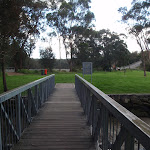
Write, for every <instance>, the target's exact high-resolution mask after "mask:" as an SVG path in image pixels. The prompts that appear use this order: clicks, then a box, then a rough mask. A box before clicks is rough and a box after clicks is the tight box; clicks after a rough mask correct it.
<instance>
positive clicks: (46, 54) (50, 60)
mask: <svg viewBox="0 0 150 150" xmlns="http://www.w3.org/2000/svg"><path fill="white" fill-rule="evenodd" d="M40 57H41V59H40V61H41V65H42V66H43V67H44V68H49V70H50V71H52V69H53V67H54V62H55V57H54V54H53V53H52V49H51V47H48V48H46V49H45V50H40Z"/></svg>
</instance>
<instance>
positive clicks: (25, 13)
mask: <svg viewBox="0 0 150 150" xmlns="http://www.w3.org/2000/svg"><path fill="white" fill-rule="evenodd" d="M45 7H46V3H45V2H42V1H35V0H30V1H28V0H0V61H1V66H2V67H1V68H2V74H3V85H4V91H7V85H6V78H5V63H6V62H7V58H9V59H10V58H12V56H14V55H15V54H16V53H17V49H18V50H21V51H25V52H26V49H25V45H26V46H27V45H29V44H30V43H29V42H28V39H29V37H31V36H32V37H33V36H35V35H39V29H40V21H39V20H40V18H42V17H43V14H42V10H44V9H45ZM13 43H16V44H18V47H17V48H16V49H15V48H12V45H13ZM16 56H17V57H18V55H16ZM20 58H21V57H20Z"/></svg>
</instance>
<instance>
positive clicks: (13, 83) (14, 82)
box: [0, 74, 44, 93]
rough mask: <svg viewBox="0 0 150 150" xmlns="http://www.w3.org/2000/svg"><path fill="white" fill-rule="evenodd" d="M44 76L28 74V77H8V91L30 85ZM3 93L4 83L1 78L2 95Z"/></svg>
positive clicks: (0, 90) (0, 91) (0, 89)
mask: <svg viewBox="0 0 150 150" xmlns="http://www.w3.org/2000/svg"><path fill="white" fill-rule="evenodd" d="M42 77H44V76H41V75H36V74H26V75H19V76H7V75H6V80H7V87H8V90H12V89H14V88H16V87H19V86H22V85H25V84H27V83H30V82H32V81H35V80H38V79H40V78H42ZM2 92H3V82H2V76H0V93H2Z"/></svg>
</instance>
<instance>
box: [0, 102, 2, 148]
mask: <svg viewBox="0 0 150 150" xmlns="http://www.w3.org/2000/svg"><path fill="white" fill-rule="evenodd" d="M1 121H2V111H1V104H0V150H2V127H1V123H2V122H1Z"/></svg>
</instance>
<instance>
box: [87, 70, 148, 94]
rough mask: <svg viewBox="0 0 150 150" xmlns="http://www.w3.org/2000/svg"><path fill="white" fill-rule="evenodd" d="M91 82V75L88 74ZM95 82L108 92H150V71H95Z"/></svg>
mask: <svg viewBox="0 0 150 150" xmlns="http://www.w3.org/2000/svg"><path fill="white" fill-rule="evenodd" d="M85 79H87V80H88V81H89V82H90V79H91V77H90V76H86V77H85ZM92 79H93V84H94V85H95V86H96V87H97V88H99V89H100V90H101V91H103V92H105V93H107V94H119V93H150V73H149V72H147V77H144V75H143V71H127V72H126V73H125V74H124V72H120V71H118V72H100V73H93V78H92Z"/></svg>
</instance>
